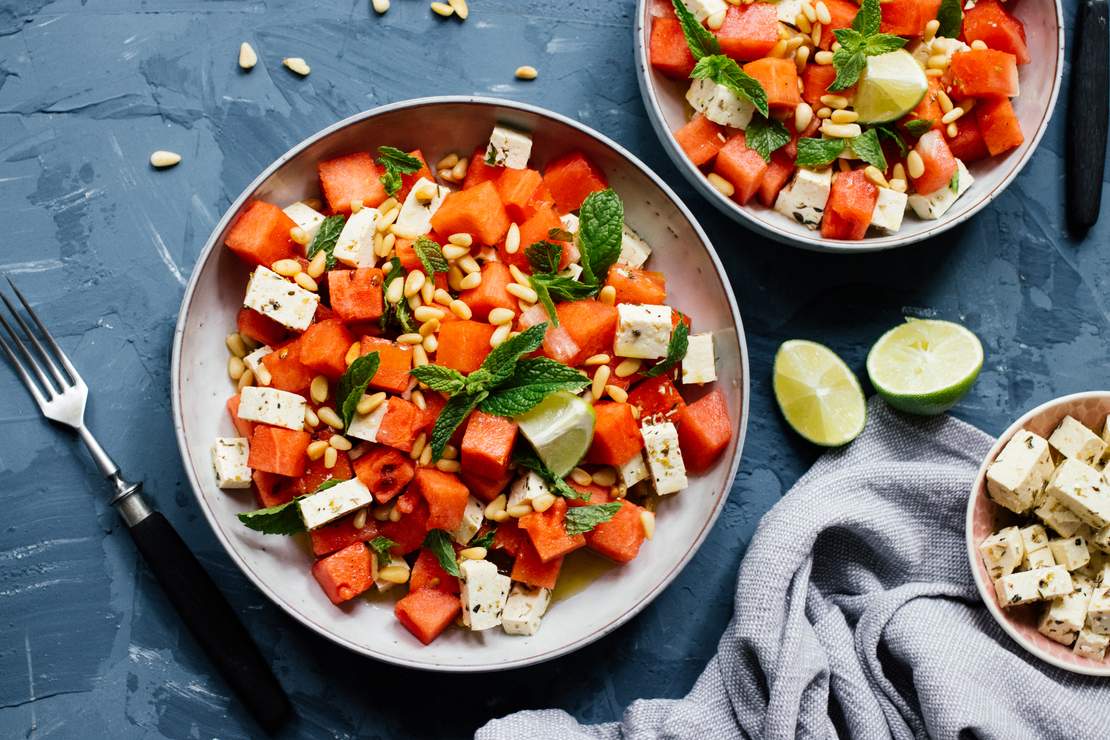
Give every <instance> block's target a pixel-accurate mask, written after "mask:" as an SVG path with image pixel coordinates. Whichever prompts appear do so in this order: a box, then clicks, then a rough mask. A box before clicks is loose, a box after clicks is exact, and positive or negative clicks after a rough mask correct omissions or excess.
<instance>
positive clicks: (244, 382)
mask: <svg viewBox="0 0 1110 740" xmlns="http://www.w3.org/2000/svg"><path fill="white" fill-rule="evenodd" d="M251 385H254V371H253V370H251V369H250V368H247V369H246V370H244V371H243V374H242V375H240V376H239V382H238V383H237V384H236V386H235V387H236V388H237V389H238V390H240V391H242V390H243V389H244V388H246V387H247V386H251Z"/></svg>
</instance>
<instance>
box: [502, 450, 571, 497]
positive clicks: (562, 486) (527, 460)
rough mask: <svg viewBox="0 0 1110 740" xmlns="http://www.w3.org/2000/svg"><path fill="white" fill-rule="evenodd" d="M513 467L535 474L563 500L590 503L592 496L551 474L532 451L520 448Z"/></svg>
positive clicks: (549, 469)
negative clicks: (568, 499) (570, 499)
mask: <svg viewBox="0 0 1110 740" xmlns="http://www.w3.org/2000/svg"><path fill="white" fill-rule="evenodd" d="M513 465H515V466H517V467H518V468H524V469H526V470H531V471H532V472H533V473H535V474H536V475H538V476H539V477H540V478H542V479H543V482H544V483H546V484H547V487H548V488H550V489H551V492H552V493H557V494H559V495H560V496H562V497H563V498H573V499H577V500H578V501H589V500H590V495H589V494H588V493H583V492H581V491H579V490H577V489H575V488H573V487H572V486H571V485H570V484H569V483H567V482H566V481H565V480H563V479H562V478H560V477H559V476H557V475H555V473H553V472H551V468H549V467H547V465H545V464H544V462H543V460H541V459H540V458H539V456H538V455H537V454H536V453H535V452H534V451H533V450H532V449H531V448H528V449H521V448H518V450H517V453H516V454H515V455H513Z"/></svg>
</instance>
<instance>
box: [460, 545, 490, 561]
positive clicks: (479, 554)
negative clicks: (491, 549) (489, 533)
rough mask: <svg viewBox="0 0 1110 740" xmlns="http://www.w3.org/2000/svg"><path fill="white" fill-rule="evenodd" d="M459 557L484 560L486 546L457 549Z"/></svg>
mask: <svg viewBox="0 0 1110 740" xmlns="http://www.w3.org/2000/svg"><path fill="white" fill-rule="evenodd" d="M459 557H461V558H464V559H466V560H485V559H486V548H484V547H468V548H466V549H463V550H459Z"/></svg>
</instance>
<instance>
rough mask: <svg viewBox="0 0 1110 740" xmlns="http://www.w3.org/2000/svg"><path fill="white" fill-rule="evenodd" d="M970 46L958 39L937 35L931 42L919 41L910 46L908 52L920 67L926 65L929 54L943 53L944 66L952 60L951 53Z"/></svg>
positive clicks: (937, 54)
mask: <svg viewBox="0 0 1110 740" xmlns="http://www.w3.org/2000/svg"><path fill="white" fill-rule="evenodd" d="M970 49H971V47H970V46H968V45H967V44H965V43H964V42H963V41H960V40H959V39H950V38H946V37H944V36H937V37H935V38H934V39H933V40H932V41H931V42H925V41H921V42H918V43H916V44H914V45H912V46H911V47H910V53H911V54H912V55H913V58H914V59H916V60H917V63H918V64H920V65H921V66H922V67H924V66H925V65H926V63H927V62H928V61H929V57H931V56H940V55H942V54H943V55H944V58H945V66H947V64H948V62H951V61H952V55H953V54H955V53H956V52H957V51H969V50H970Z"/></svg>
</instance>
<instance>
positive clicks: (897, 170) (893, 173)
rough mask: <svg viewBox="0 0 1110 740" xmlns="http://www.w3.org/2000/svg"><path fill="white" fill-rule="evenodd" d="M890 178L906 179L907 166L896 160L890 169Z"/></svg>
mask: <svg viewBox="0 0 1110 740" xmlns="http://www.w3.org/2000/svg"><path fill="white" fill-rule="evenodd" d="M890 179H891V181H892V182H893V181H894V180H905V179H906V168H905V167H904V166H902V163H901V162H896V163H895V165H894V167H892V168H891V170H890Z"/></svg>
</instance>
